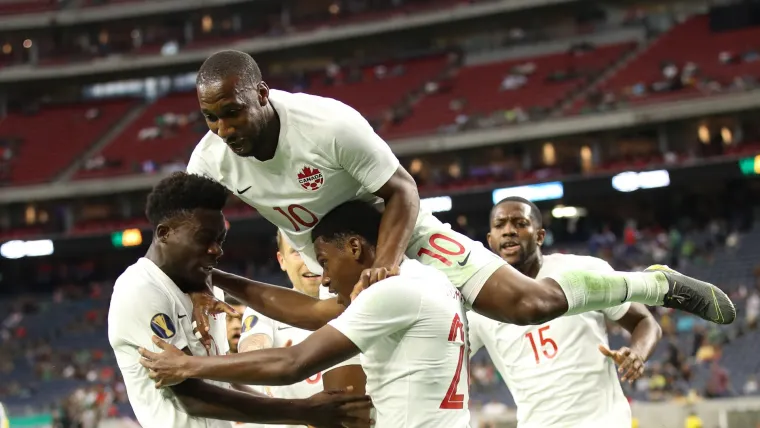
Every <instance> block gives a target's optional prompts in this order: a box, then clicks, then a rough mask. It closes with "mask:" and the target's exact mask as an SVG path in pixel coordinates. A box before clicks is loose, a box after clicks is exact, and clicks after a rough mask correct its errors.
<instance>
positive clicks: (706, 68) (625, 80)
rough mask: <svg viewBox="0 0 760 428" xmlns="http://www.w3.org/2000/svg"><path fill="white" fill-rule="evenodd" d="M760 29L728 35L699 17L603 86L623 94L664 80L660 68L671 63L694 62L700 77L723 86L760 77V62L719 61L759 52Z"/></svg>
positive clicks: (686, 90) (669, 95) (667, 94)
mask: <svg viewBox="0 0 760 428" xmlns="http://www.w3.org/2000/svg"><path fill="white" fill-rule="evenodd" d="M758 40H760V27H753V28H747V29H742V30H736V31H728V32H713V31H711V29H710V25H709V17H708V16H707V15H698V16H695V17H692V18H690V19H689V20H687V21H686V22H684V23H682V24H680V25H678V26H676V27H675V28H673V29H672V30H671V31H669V32H668V33H666V34H665V35H663V36H662V37H660V39H658V40H656V41H655V42H654V43H653V44H652V46H651V47H650V48H649V49H648V50H647V51H645V52H644V53H642V54H641V55H639V57H637V58H636V59H635V60H634V61H632V62H631V63H630V64H628V65H627V66H626V67H625V68H623V69H622V70H620V71H619V72H618V73H617V74H615V75H614V76H613V77H612V78H611V79H610V80H608V81H607V82H605V83H604V84H603V85H602V87H601V88H602V89H603V90H605V91H607V92H614V93H617V94H620V93H623V92H624V91H625V90H626V88H628V87H631V86H633V85H636V84H639V83H642V84H644V85H651V84H652V83H655V82H658V81H662V80H664V77H663V74H662V71H661V66H662V64H664V63H667V62H670V63H673V64H675V65H676V66H677V67H678V69H679V70H681V69H682V67H683V66H684V65H685V64H686V63H688V62H693V63H695V64H696V65H697V66H698V67H699V71H698V74H697V76H698V78H708V79H711V80H715V81H718V82H720V83H721V84H723V85H727V84H730V83H731V81H732V80H733V79H734V77H736V76H742V75H751V76H754V77H755V78H760V61H752V62H745V61H741V60H740V61H739V62H738V63H736V64H723V63H722V62H721V61H720V60H719V55H720V54H721V53H722V52H728V53H730V54H732V55H738V56H741V55H743V54H745V53H746V52H748V51H758V49H759V46H758ZM695 93H698V89H697V88H695V87H688V88H684V89H682V90H679V91H677V92H663V93H658V94H649V95H646V96H643V97H639V98H634V99H632V100H631V101H634V102H635V101H636V100H639V101H644V100H652V99H655V100H656V99H663V98H672V97H674V96H679V95H680V96H688V95H690V94H691V95H693V94H695Z"/></svg>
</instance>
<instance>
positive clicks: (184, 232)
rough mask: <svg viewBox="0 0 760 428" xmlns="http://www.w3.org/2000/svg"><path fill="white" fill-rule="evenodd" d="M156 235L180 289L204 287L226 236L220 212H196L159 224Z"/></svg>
mask: <svg viewBox="0 0 760 428" xmlns="http://www.w3.org/2000/svg"><path fill="white" fill-rule="evenodd" d="M156 236H157V238H158V240H159V243H160V245H161V246H162V247H163V249H164V253H165V254H166V257H167V259H168V260H166V262H167V264H168V267H169V270H170V273H171V274H172V277H173V279H176V280H178V281H179V282H178V284H177V285H178V286H179V287H180V289H182V290H183V291H185V292H189V291H191V290H202V289H204V288H205V287H207V286H206V284H207V281H209V280H210V277H211V270H212V269H213V268H214V267H215V266H216V264H217V262H218V261H219V258H220V257H222V254H223V251H222V244H223V243H224V239H225V238H226V237H227V228H226V227H225V225H224V215H223V214H222V212H221V211H214V210H206V209H196V210H194V211H193V212H191V213H190V214H189V215H187V216H185V217H184V218H178V219H174V220H172V221H171V222H169V223H167V224H159V225H158V227H156Z"/></svg>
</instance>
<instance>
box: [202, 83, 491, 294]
mask: <svg viewBox="0 0 760 428" xmlns="http://www.w3.org/2000/svg"><path fill="white" fill-rule="evenodd" d="M269 100H270V102H271V103H272V105H273V106H274V107H275V109H276V110H277V113H278V115H279V118H280V139H279V141H278V143H277V151H276V152H275V155H274V158H272V159H270V160H268V161H265V162H261V161H259V160H257V159H256V158H254V157H246V158H244V157H240V156H238V155H236V154H235V153H233V152H232V150H230V149H229V148H228V147H227V145H226V144H225V143H224V141H223V140H222V139H221V138H219V136H217V135H216V134H214V133H213V132H210V131H209V132H208V133H207V134H206V135H205V136H204V137H203V139H202V140H201V141H200V143H198V145H197V146H196V147H195V150H194V151H193V154H192V156H191V157H190V161H189V162H188V165H187V171H188V172H190V173H194V174H200V175H206V176H208V177H210V178H212V179H214V180H216V181H218V182H220V183H221V184H222V185H224V186H225V187H226V188H228V189H229V190H230V191H232V192H234V193H235V194H236V195H237V196H238V197H239V198H240V199H242V200H243V201H245V202H246V203H248V204H249V205H250V206H252V207H254V208H256V210H257V211H258V212H259V214H261V215H262V216H263V217H264V218H266V219H267V220H269V221H270V222H271V223H273V224H274V225H276V226H277V227H278V228H279V229H280V230H281V231H282V232H283V234H284V236H285V237H286V239H287V240H288V242H289V243H290V244H291V246H292V247H293V248H295V249H296V250H298V251H299V252H300V253H301V255H302V256H303V258H304V261H305V262H306V265H307V266H308V267H309V270H310V271H312V272H314V273H321V272H322V268H321V266H319V264H318V263H317V262H316V256H315V254H314V249H313V246H312V243H311V229H312V228H313V227H314V226H315V225H316V224H317V222H318V221H319V219H320V218H322V217H323V216H324V215H325V214H327V213H328V212H330V211H331V210H332V209H333V208H335V207H337V206H338V205H340V204H342V203H344V202H348V201H351V200H354V199H360V200H363V201H367V202H373V203H376V204H378V206H381V205H382V199H380V198H378V197H376V196H375V195H373V193H374V192H376V191H378V190H379V189H380V188H381V187H382V186H383V185H384V184H385V183H386V182H387V181H388V180H389V179H390V178H391V176H393V174H394V173H395V172H396V170H397V169H398V167H399V161H398V159H397V158H396V156H395V155H394V154H393V152H392V151H391V149H390V147H388V144H387V143H386V142H385V141H383V139H382V138H380V137H379V136H378V135H377V134H376V133H375V132H374V130H373V129H372V127H371V126H370V125H369V123H368V122H367V121H366V120H365V119H364V118H363V117H362V116H361V114H359V113H358V112H357V111H356V110H354V109H353V108H351V107H349V106H347V105H345V104H343V103H341V102H340V101H337V100H334V99H330V98H323V97H318V96H314V95H308V94H291V93H288V92H283V91H278V90H274V89H273V90H270V93H269ZM431 230H442V231H448V230H450V228H448V227H446V226H444V225H443V224H442V223H441V222H440V221H439V220H438V219H437V218H435V217H434V216H433V215H432V214H431V213H430V212H429V211H425V210H420V214H419V216H418V218H417V225H416V227H415V231H414V234H413V236H412V239H411V242H414V241H415V239H417V238H418V237H419V236H421V235H422V234H425V233H429V232H430V231H431ZM440 245H442V246H443V247H446V248H447V249H450V248H456V246H452V245H454V244H451V243H447V242H445V240H444V241H442V242H441V243H440ZM415 251H416V250H415ZM407 255H408V256H409V257H417V256H418V254H416V253H415V254H407ZM457 255H458V256H459V258H464V257H465V254H464V253H463V252H462V253H458V254H457ZM474 258H476V257H474ZM430 260H432V261H435V260H436V259H432V258H431V259H430ZM488 261H490V258H489V259H488ZM471 263H472V262H471ZM454 283H455V285H456V286H457V287H461V286H462V284H458V283H456V281H454Z"/></svg>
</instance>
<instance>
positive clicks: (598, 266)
mask: <svg viewBox="0 0 760 428" xmlns="http://www.w3.org/2000/svg"><path fill="white" fill-rule="evenodd" d="M593 260H594V262H593V263H592V264H591V266H589V270H595V271H601V272H614V271H615V269H613V268H612V266H610V264H609V263H607V262H605V261H604V260H602V259H597V258H593ZM630 308H631V302H625V303H623V304H622V305H618V306H613V307H611V308H605V309H602V313H603V314H604V316H605V317H607V318H608V319H610V320H612V321H617V320H619V319H620V318H623V315H625V314H626V313H627V312H628V309H630Z"/></svg>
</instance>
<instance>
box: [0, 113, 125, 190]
mask: <svg viewBox="0 0 760 428" xmlns="http://www.w3.org/2000/svg"><path fill="white" fill-rule="evenodd" d="M133 105H134V102H133V101H131V100H114V101H106V102H94V103H85V104H77V105H58V106H49V107H48V106H44V107H41V108H39V110H38V111H36V112H35V111H30V112H28V113H11V114H9V115H8V116H7V117H6V118H4V119H2V121H1V122H0V138H13V139H17V140H19V143H18V153H17V154H16V155H15V157H14V158H13V159H12V160H11V162H10V167H11V178H10V179H11V181H12V182H13V183H14V184H19V185H23V184H32V183H40V182H45V181H49V180H51V179H53V178H54V177H55V175H56V174H57V173H59V172H61V170H62V169H63V168H65V167H66V166H68V165H70V164H71V163H72V162H73V161H74V160H75V159H76V158H77V156H79V155H80V154H81V153H82V152H84V150H85V149H87V148H88V147H89V146H90V145H92V144H93V143H94V142H95V141H96V140H97V139H98V137H100V136H101V135H102V134H103V133H105V132H106V130H107V129H108V128H109V127H110V126H112V125H113V124H114V123H115V122H116V121H117V120H118V119H119V118H120V117H122V116H123V115H124V114H125V113H126V112H127V111H128V110H129V108H130V107H131V106H133ZM62 136H65V137H66V139H65V141H63V140H62V138H61V137H62ZM51 145H52V146H54V147H55V149H53V150H51Z"/></svg>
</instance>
